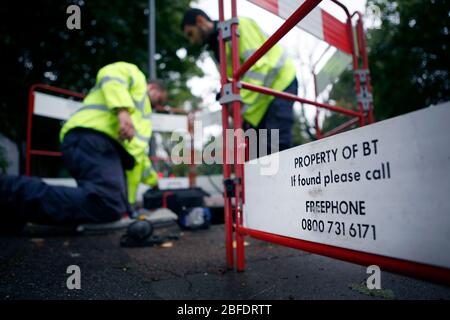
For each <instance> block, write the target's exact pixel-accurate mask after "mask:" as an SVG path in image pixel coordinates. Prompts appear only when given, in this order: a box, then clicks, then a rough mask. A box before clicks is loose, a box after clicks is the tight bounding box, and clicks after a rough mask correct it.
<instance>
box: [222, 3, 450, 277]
mask: <svg viewBox="0 0 450 320" xmlns="http://www.w3.org/2000/svg"><path fill="white" fill-rule="evenodd" d="M321 1H322V0H306V1H305V2H304V3H303V4H302V5H301V6H300V7H299V8H298V9H297V10H296V11H295V12H294V13H293V14H292V15H291V16H290V17H289V18H288V19H287V20H286V21H285V22H284V23H283V24H282V26H281V27H280V28H279V29H278V30H277V31H276V32H275V33H274V34H273V35H272V36H270V37H269V38H268V39H267V40H266V42H265V43H264V44H263V45H262V46H261V47H260V48H259V49H258V50H257V51H256V52H255V53H254V54H253V55H252V56H250V57H249V58H248V59H247V60H246V61H245V62H244V63H243V64H242V65H241V66H240V65H239V48H238V40H237V37H238V36H237V32H236V31H237V25H236V24H235V23H233V24H231V51H232V59H231V61H232V70H233V77H232V79H228V77H227V64H226V63H227V62H226V59H225V57H226V51H225V40H224V39H223V35H222V30H221V29H219V39H218V40H219V50H220V74H221V84H222V93H223V92H224V91H223V90H224V86H225V85H226V84H231V86H232V93H233V94H234V95H239V91H240V88H244V89H247V90H253V91H256V92H259V93H262V94H269V95H274V96H277V97H283V98H286V99H289V100H292V101H299V102H302V103H308V104H311V105H314V106H316V107H318V108H323V109H328V110H330V111H336V112H340V113H342V114H346V115H349V116H352V117H353V118H352V119H351V120H350V121H348V122H346V123H344V124H342V125H340V126H339V127H337V128H335V129H333V130H332V131H331V132H328V133H324V134H322V133H321V132H320V128H318V121H317V120H316V125H317V128H318V129H319V130H318V133H319V134H318V138H322V137H326V136H330V135H332V134H335V133H338V132H341V131H342V130H344V129H347V128H348V127H351V126H352V125H354V124H356V123H358V124H359V125H360V126H364V125H365V124H366V120H367V123H368V124H370V123H372V122H373V121H374V117H373V104H372V103H370V105H369V108H368V110H364V108H363V105H362V103H361V102H360V101H358V108H359V112H356V111H352V110H348V109H344V108H341V107H337V106H332V105H328V104H324V103H319V102H317V101H311V100H307V99H303V98H300V97H297V96H294V95H291V94H287V93H284V92H279V91H276V90H273V89H270V88H264V87H260V86H255V85H252V84H249V83H245V82H239V79H240V78H241V77H242V75H244V74H245V72H246V71H248V70H249V69H250V68H251V66H252V65H253V64H254V63H255V62H256V61H258V59H259V58H261V57H262V56H263V55H264V54H265V53H266V52H267V51H268V50H269V49H270V48H272V47H273V46H274V45H275V44H276V43H277V42H278V41H279V40H280V39H281V38H282V37H283V36H284V35H285V34H286V33H287V32H288V31H289V30H291V29H292V28H293V27H294V26H295V25H296V24H297V23H298V22H299V21H300V20H302V19H303V18H304V17H305V16H306V15H307V14H308V13H309V12H310V11H311V10H313V9H314V8H315V7H316V6H317V5H318V4H319V3H320V2H321ZM331 1H332V2H334V3H335V4H337V5H338V6H340V7H341V8H342V9H343V10H344V11H345V13H346V15H347V26H348V27H347V28H348V32H349V37H350V40H351V45H352V59H353V68H354V70H355V71H356V70H360V68H359V61H358V57H357V53H356V52H355V51H356V50H355V45H354V43H353V41H354V40H353V32H352V18H353V16H355V15H358V16H359V20H358V22H357V28H356V30H357V39H358V43H359V46H358V47H359V54H360V56H361V58H362V68H363V69H365V70H368V67H369V65H368V58H367V51H366V48H365V38H364V33H363V26H362V15H361V13H359V12H356V13H354V14H353V15H350V13H349V11H348V9H347V8H346V7H345V6H344V5H343V4H341V3H340V2H339V1H337V0H331ZM231 18H232V19H235V18H237V6H236V0H231ZM219 21H220V22H224V21H225V18H224V3H223V0H219ZM364 80H365V81H366V84H367V87H368V91H369V93H371V90H372V88H371V85H370V77H369V76H368V75H367V77H366V79H364ZM238 83H239V84H240V85H238ZM355 89H356V92H357V94H359V93H360V92H361V79H360V77H359V74H358V73H356V72H355ZM229 104H230V105H231V107H232V116H233V120H234V130H237V129H242V118H241V112H240V110H241V101H239V100H235V101H233V102H231V103H229ZM229 115H230V114H229V110H228V104H226V103H225V104H222V126H223V146H224V150H228V141H227V134H226V130H227V129H229V127H228V116H229ZM242 133H243V132H242V130H238V131H237V132H235V135H234V156H235V158H237V157H238V155H239V154H242V148H246V146H245V142H244V140H243V137H242ZM246 151H247V150H244V154H247V152H246ZM235 160H236V159H235ZM234 173H235V179H234V181H233V183H234V190H233V191H234V194H233V195H231V194H229V191H228V190H226V189H225V190H226V191H225V192H224V206H225V207H224V216H225V248H226V262H227V267H228V268H229V269H233V268H234V267H236V269H237V271H244V270H245V250H244V237H245V236H251V237H253V238H257V239H260V240H263V241H268V242H272V243H275V244H279V245H283V246H288V247H292V248H296V249H300V250H304V251H309V252H312V253H316V254H320V255H324V256H328V257H332V258H336V259H340V260H344V261H349V262H353V263H357V264H362V265H371V264H376V265H378V266H380V267H381V268H383V269H384V270H389V271H393V272H397V273H402V274H405V275H409V276H414V277H419V278H424V279H428V280H432V281H436V282H443V283H445V284H448V285H449V284H450V270H449V269H446V268H441V267H436V266H431V265H425V264H421V263H416V262H411V261H405V260H401V259H396V258H390V257H385V256H381V255H376V254H370V253H365V252H360V251H355V250H350V249H345V248H340V247H335V246H331V245H325V244H320V243H315V242H310V241H305V240H299V239H293V238H288V237H284V236H279V235H275V234H270V233H266V232H262V231H258V230H252V229H249V228H245V227H244V226H243V204H244V202H245V194H244V191H245V181H244V165H243V163H242V162H241V163H239V162H237V161H234ZM223 177H224V180H229V179H230V177H231V164H230V163H229V162H228V161H227V158H226V152H224V154H223ZM232 198H234V203H233V202H232ZM234 238H235V243H236V249H235V250H234V248H233V245H234ZM234 251H236V252H234ZM235 258H236V261H235Z"/></svg>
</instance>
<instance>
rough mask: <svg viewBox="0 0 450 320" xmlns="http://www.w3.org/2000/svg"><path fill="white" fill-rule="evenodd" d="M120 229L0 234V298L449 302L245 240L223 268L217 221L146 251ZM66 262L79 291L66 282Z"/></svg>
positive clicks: (407, 282)
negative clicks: (373, 284) (238, 258)
mask: <svg viewBox="0 0 450 320" xmlns="http://www.w3.org/2000/svg"><path fill="white" fill-rule="evenodd" d="M171 232H180V230H179V229H178V227H176V226H175V227H171V228H166V229H161V230H158V233H160V234H168V233H171ZM123 233H124V231H115V232H112V233H109V234H102V235H72V234H70V233H69V234H68V233H67V232H65V233H63V234H61V233H58V232H56V233H52V232H45V233H44V234H39V233H36V232H34V233H33V232H31V233H30V232H29V233H28V234H26V235H25V236H21V237H0V247H1V248H2V249H1V250H0V299H2V300H14V299H164V300H165V299H220V300H228V299H231V300H235V299H236V300H246V299H255V300H261V299H263V300H264V299H274V300H277V299H287V300H291V299H357V300H359V299H450V287H446V286H443V285H438V284H434V283H429V282H426V281H422V280H417V279H412V278H409V277H405V276H401V275H396V274H392V273H389V272H383V271H382V274H381V286H382V289H381V290H368V289H367V288H366V286H365V281H366V279H367V277H368V276H369V275H368V274H366V267H364V266H359V265H355V264H352V263H348V262H342V261H339V260H335V259H331V258H327V257H322V256H318V255H315V254H310V253H307V252H303V251H299V250H295V249H291V248H285V247H281V246H278V245H274V244H270V243H267V242H263V241H259V240H256V239H252V238H246V241H247V243H248V245H247V246H246V257H247V260H246V263H247V265H246V266H247V268H246V271H245V272H241V273H238V272H236V271H227V270H226V268H225V246H224V226H223V225H213V226H212V227H211V228H210V229H209V230H202V231H196V232H190V231H185V232H182V233H180V239H179V240H176V241H170V242H168V243H166V244H165V245H163V246H154V247H146V248H122V247H120V245H119V240H120V236H121V235H122V234H123ZM70 265H77V266H79V267H80V270H81V289H80V290H69V289H68V288H67V286H66V281H67V278H68V277H69V276H70V274H67V273H66V270H67V267H68V266H70Z"/></svg>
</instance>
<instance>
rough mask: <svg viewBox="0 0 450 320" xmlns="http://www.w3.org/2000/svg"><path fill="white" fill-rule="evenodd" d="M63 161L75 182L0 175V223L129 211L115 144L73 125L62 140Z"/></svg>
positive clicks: (72, 220)
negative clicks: (67, 183) (64, 183)
mask: <svg viewBox="0 0 450 320" xmlns="http://www.w3.org/2000/svg"><path fill="white" fill-rule="evenodd" d="M61 151H62V153H63V160H64V163H65V165H66V167H67V169H68V170H69V172H70V174H71V175H72V176H73V177H74V178H75V180H76V181H77V184H78V187H65V186H50V185H48V184H46V183H45V182H43V181H42V180H41V179H39V178H36V177H27V176H5V175H3V176H1V177H0V212H1V215H0V225H1V224H3V223H6V224H7V223H11V224H13V223H18V222H25V221H30V222H35V223H44V224H63V225H67V224H69V225H70V224H79V223H98V222H111V221H115V220H118V219H120V218H121V216H122V215H123V214H124V213H125V212H129V205H128V200H127V185H126V178H125V173H124V169H123V167H122V161H121V157H120V154H119V150H118V147H117V146H116V145H115V143H114V142H113V140H111V139H110V138H108V137H106V136H104V135H102V134H100V133H96V132H95V131H91V130H77V129H75V130H72V131H70V132H69V133H67V135H66V136H65V138H64V141H63V143H62V144H61Z"/></svg>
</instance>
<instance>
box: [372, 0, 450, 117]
mask: <svg viewBox="0 0 450 320" xmlns="http://www.w3.org/2000/svg"><path fill="white" fill-rule="evenodd" d="M368 6H369V8H372V9H374V8H375V9H377V10H376V11H378V12H379V14H380V16H379V18H380V20H381V26H380V28H376V29H371V30H369V32H368V34H367V40H368V48H369V63H370V71H371V76H372V84H373V94H374V105H375V115H376V118H377V120H381V119H385V118H389V117H393V116H396V115H400V114H403V113H406V112H410V111H413V110H416V109H419V108H423V107H426V106H428V105H430V104H436V103H439V102H442V101H448V100H449V99H450V79H449V67H450V55H449V54H448V50H449V44H450V1H448V0H397V1H392V0H370V1H369V2H368Z"/></svg>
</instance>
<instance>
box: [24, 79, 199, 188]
mask: <svg viewBox="0 0 450 320" xmlns="http://www.w3.org/2000/svg"><path fill="white" fill-rule="evenodd" d="M36 90H41V91H46V92H52V93H56V94H60V95H64V96H69V97H74V98H78V99H83V98H84V97H85V95H84V94H82V93H79V92H75V91H71V90H67V89H63V88H58V87H54V86H51V85H47V84H42V83H35V84H33V85H31V87H30V89H29V91H28V114H27V121H28V125H27V142H26V150H25V175H27V176H30V175H31V158H32V156H44V157H61V156H62V153H61V152H60V151H51V150H37V149H33V148H32V140H33V138H32V136H33V134H32V133H33V115H34V93H35V91H36ZM153 110H155V111H160V112H170V113H176V114H184V115H187V116H188V131H189V134H190V136H191V156H192V158H191V159H193V154H194V149H193V147H194V145H193V143H194V142H193V137H194V126H193V119H194V118H193V112H186V111H185V110H183V109H180V108H174V107H170V106H154V107H153ZM149 158H150V160H152V161H163V162H171V159H170V158H163V157H157V156H149ZM189 167H190V169H189V176H188V178H189V186H191V187H192V186H195V180H196V172H195V163H194V162H192V163H190V164H189Z"/></svg>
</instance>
